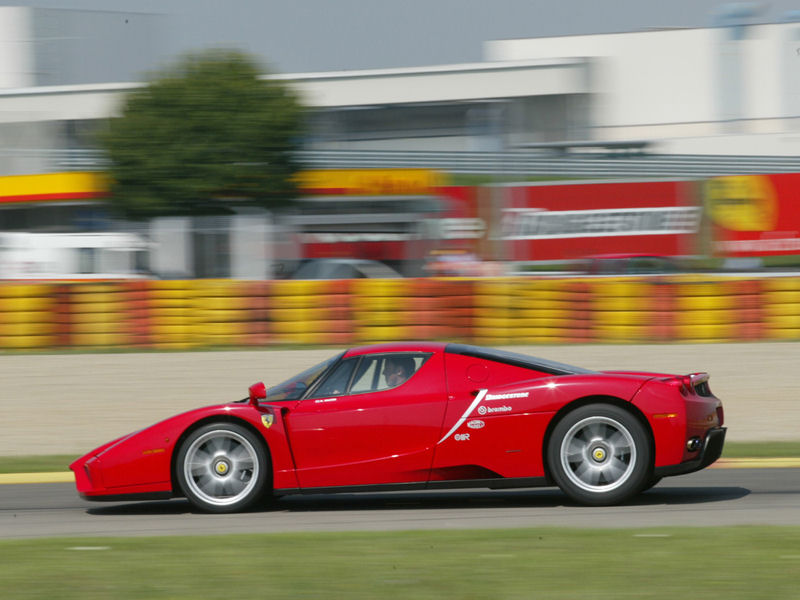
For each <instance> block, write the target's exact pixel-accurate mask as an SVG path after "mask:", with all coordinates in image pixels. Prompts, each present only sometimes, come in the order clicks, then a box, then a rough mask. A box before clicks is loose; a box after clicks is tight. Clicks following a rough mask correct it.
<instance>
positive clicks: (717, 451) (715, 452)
mask: <svg viewBox="0 0 800 600" xmlns="http://www.w3.org/2000/svg"><path fill="white" fill-rule="evenodd" d="M727 430H728V429H727V428H726V427H716V428H714V429H711V430H710V431H709V432H708V433H707V434H706V439H705V442H704V443H703V448H702V450H701V451H700V456H698V457H697V458H696V459H694V460H689V461H686V462H683V463H680V464H678V465H667V466H665V467H656V468H655V469H654V470H653V475H654V476H656V477H669V476H671V475H684V474H685V473H694V472H695V471H699V470H700V469H705V468H706V467H707V466H708V465H710V464H711V463H713V462H714V461H716V460H717V459H718V458H719V457H720V456H722V448H723V447H724V446H725V433H726V432H727Z"/></svg>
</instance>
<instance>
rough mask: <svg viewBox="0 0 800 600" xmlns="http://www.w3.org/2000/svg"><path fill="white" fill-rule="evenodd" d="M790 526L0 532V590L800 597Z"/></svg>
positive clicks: (387, 597) (79, 598)
mask: <svg viewBox="0 0 800 600" xmlns="http://www.w3.org/2000/svg"><path fill="white" fill-rule="evenodd" d="M799 569H800V528H798V527H724V528H697V529H684V528H670V529H651V530H634V529H630V530H629V529H624V530H574V529H550V528H543V529H514V530H483V531H481V530H478V531H414V532H375V533H307V534H306V533H301V534H265V535H238V536H196V537H177V538H168V537H163V538H158V537H157V538H152V537H151V538H99V539H64V538H61V539H60V538H50V539H46V540H14V541H0V590H2V597H3V599H4V600H16V599H26V600H27V599H37V598H42V599H46V600H51V599H53V598H58V599H59V600H69V599H72V598H75V599H76V600H92V599H95V598H96V599H108V598H114V599H115V600H126V599H131V600H132V599H136V600H139V599H141V598H147V599H148V600H156V599H160V598H165V599H167V598H168V599H172V600H177V599H182V598H187V599H188V598H191V599H196V598H203V599H204V600H213V599H216V598H219V599H224V600H230V599H231V598H237V599H244V598H259V599H261V598H319V599H324V600H330V599H337V598H343V599H348V600H350V599H358V598H369V599H373V598H377V599H380V600H391V599H395V598H397V599H403V600H408V599H414V600H424V599H427V598H437V599H439V598H447V599H483V598H485V599H491V600H496V599H506V598H509V599H510V598H515V599H516V598H518V599H520V600H522V599H525V600H528V599H537V600H538V599H564V600H573V599H575V598H585V599H588V598H591V599H593V600H594V599H606V598H607V599H609V600H611V599H613V600H618V599H620V598H637V599H639V598H647V599H659V598H664V599H665V600H666V599H668V600H675V599H676V598H692V599H693V600H702V599H714V600H716V599H718V598H724V599H725V600H737V599H747V600H753V599H759V598H764V599H769V600H773V599H774V598H781V599H782V600H785V599H792V598H800V588H798V586H797V574H798V570H799Z"/></svg>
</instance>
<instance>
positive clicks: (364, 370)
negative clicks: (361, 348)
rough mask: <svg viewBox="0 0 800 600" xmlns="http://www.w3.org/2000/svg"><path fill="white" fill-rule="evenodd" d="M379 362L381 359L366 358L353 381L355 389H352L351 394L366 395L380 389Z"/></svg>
mask: <svg viewBox="0 0 800 600" xmlns="http://www.w3.org/2000/svg"><path fill="white" fill-rule="evenodd" d="M379 360H380V359H379V358H376V357H374V356H371V357H365V358H364V360H362V361H361V364H360V365H359V366H358V371H357V372H356V377H355V379H354V380H353V387H352V388H350V393H351V394H364V393H366V392H372V391H374V390H376V389H378V378H379V377H380V374H381V372H380V368H379V365H378V362H379Z"/></svg>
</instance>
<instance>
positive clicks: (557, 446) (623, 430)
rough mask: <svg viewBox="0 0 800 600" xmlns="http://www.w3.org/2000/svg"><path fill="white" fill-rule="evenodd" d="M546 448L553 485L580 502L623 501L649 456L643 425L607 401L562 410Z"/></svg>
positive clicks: (644, 477) (635, 489) (643, 476)
mask: <svg viewBox="0 0 800 600" xmlns="http://www.w3.org/2000/svg"><path fill="white" fill-rule="evenodd" d="M547 450H548V451H547V461H548V466H549V467H550V473H551V475H552V477H553V479H554V480H555V482H556V483H557V484H558V487H560V488H561V490H562V491H563V492H564V493H565V494H567V495H568V496H569V497H570V498H572V499H573V500H576V501H578V502H580V503H582V504H590V505H594V506H600V505H606V504H618V503H620V502H624V501H625V500H627V499H628V498H630V497H631V496H634V495H635V494H638V493H639V492H641V491H642V490H643V489H644V486H645V485H646V483H647V481H648V474H649V472H650V466H651V465H650V463H651V461H652V458H651V452H650V444H649V443H648V438H647V433H646V431H645V428H644V427H643V426H642V424H641V423H640V422H639V421H638V420H637V419H636V417H635V416H633V415H632V414H630V413H629V412H627V411H625V410H623V409H621V408H619V407H617V406H613V405H611V404H590V405H587V406H583V407H581V408H578V409H576V410H574V411H572V412H571V413H569V414H567V415H566V416H565V417H564V418H563V419H562V420H561V421H560V422H559V423H558V425H556V427H555V429H554V430H553V435H552V436H551V438H550V441H549V443H548V447H547Z"/></svg>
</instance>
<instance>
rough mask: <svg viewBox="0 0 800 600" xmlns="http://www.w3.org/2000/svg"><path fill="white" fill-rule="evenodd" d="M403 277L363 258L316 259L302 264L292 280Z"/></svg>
mask: <svg viewBox="0 0 800 600" xmlns="http://www.w3.org/2000/svg"><path fill="white" fill-rule="evenodd" d="M398 277H402V275H401V274H400V273H398V272H397V271H395V270H394V269H392V268H391V267H390V266H388V265H386V264H384V263H382V262H379V261H377V260H368V259H361V258H315V259H313V260H309V261H306V262H304V263H303V264H301V265H300V266H299V267H298V269H297V270H296V271H295V272H294V273H292V274H291V276H290V277H289V278H290V279H394V278H398Z"/></svg>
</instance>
